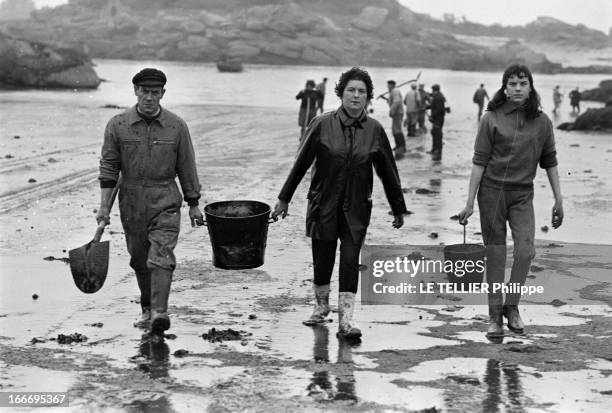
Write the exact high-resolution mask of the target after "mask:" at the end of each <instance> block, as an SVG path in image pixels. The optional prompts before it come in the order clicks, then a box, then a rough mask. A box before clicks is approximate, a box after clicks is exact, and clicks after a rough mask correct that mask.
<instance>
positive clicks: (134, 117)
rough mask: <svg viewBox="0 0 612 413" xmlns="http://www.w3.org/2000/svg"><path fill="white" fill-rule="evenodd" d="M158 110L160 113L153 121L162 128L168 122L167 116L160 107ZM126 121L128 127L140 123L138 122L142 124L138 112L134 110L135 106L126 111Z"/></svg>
mask: <svg viewBox="0 0 612 413" xmlns="http://www.w3.org/2000/svg"><path fill="white" fill-rule="evenodd" d="M160 110H161V112H160V114H159V116H158V117H157V118H156V119H155V120H156V121H158V122H159V123H160V125H161V126H162V127H163V126H164V125H165V124H166V122H167V120H168V114H167V113H166V111H165V110H164V109H163V108H162V107H161V106H160ZM128 121H129V123H130V125H133V124H135V123H136V122H140V121H142V122H144V119H143V118H142V117H141V116H140V114H138V111H137V110H136V105H134V106H132V107H131V108H130V109H128Z"/></svg>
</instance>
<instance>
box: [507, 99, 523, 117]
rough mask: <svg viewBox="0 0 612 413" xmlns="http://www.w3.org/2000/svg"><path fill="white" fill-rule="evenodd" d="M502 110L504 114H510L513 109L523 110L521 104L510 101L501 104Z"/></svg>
mask: <svg viewBox="0 0 612 413" xmlns="http://www.w3.org/2000/svg"><path fill="white" fill-rule="evenodd" d="M502 110H503V111H504V113H505V114H506V115H509V114H511V113H512V112H514V111H519V112H523V111H524V107H523V105H516V104H514V103H512V102H510V101H507V102H506V103H504V104H503V106H502Z"/></svg>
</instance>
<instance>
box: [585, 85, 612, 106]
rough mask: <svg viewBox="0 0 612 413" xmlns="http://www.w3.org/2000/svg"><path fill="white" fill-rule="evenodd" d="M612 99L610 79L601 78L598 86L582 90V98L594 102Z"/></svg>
mask: <svg viewBox="0 0 612 413" xmlns="http://www.w3.org/2000/svg"><path fill="white" fill-rule="evenodd" d="M611 99H612V79H610V80H602V81H601V82H599V87H598V88H595V89H590V90H585V91H583V92H582V100H592V101H595V102H607V101H609V100H611Z"/></svg>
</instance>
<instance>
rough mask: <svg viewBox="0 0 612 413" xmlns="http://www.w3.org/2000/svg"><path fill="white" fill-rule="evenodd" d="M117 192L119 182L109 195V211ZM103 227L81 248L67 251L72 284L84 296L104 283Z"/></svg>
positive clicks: (106, 247) (105, 251) (106, 244)
mask: <svg viewBox="0 0 612 413" xmlns="http://www.w3.org/2000/svg"><path fill="white" fill-rule="evenodd" d="M117 191H119V182H117V185H116V186H115V188H114V189H113V192H112V193H111V197H110V201H109V210H110V209H112V207H113V203H114V202H115V197H116V196H117ZM105 227H106V222H105V221H102V222H100V224H98V228H96V233H95V234H94V237H93V240H91V241H90V242H88V243H87V244H85V245H83V246H82V247H79V248H75V249H73V250H70V251H68V257H69V259H70V271H71V272H72V278H73V279H74V283H75V284H76V286H77V287H78V289H79V290H81V291H83V292H84V293H86V294H92V293H95V292H96V291H98V290H99V289H100V288H102V286H103V285H104V281H106V273H107V272H108V252H109V241H104V242H100V238H102V234H103V233H104V228H105Z"/></svg>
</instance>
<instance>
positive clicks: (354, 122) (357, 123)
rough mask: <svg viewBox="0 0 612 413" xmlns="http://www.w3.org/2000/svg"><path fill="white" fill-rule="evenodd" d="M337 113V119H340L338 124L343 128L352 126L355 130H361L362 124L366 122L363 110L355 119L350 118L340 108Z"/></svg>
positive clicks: (366, 117) (366, 118)
mask: <svg viewBox="0 0 612 413" xmlns="http://www.w3.org/2000/svg"><path fill="white" fill-rule="evenodd" d="M337 113H338V117H339V118H340V122H341V123H342V125H343V126H345V127H350V126H354V127H356V128H359V129H363V123H364V122H366V121H367V120H368V116H367V115H366V111H365V110H362V111H361V114H360V115H359V117H357V118H352V117H350V116H349V114H348V113H347V112H346V110H344V108H343V107H342V106H340V108H339V109H338V110H337Z"/></svg>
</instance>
